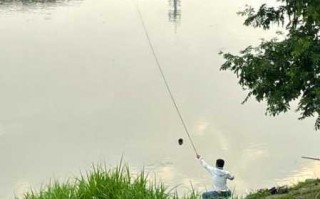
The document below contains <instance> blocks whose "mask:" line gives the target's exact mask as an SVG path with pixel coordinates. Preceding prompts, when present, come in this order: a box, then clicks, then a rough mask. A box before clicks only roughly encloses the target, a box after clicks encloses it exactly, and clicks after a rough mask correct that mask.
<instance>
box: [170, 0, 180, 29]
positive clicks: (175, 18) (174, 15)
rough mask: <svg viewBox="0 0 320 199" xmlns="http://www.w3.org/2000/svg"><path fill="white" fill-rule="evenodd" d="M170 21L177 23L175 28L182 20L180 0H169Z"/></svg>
mask: <svg viewBox="0 0 320 199" xmlns="http://www.w3.org/2000/svg"><path fill="white" fill-rule="evenodd" d="M169 5H170V8H169V13H168V15H169V21H170V22H173V23H174V24H175V30H176V28H177V25H178V24H179V23H180V20H181V2H180V0H169Z"/></svg>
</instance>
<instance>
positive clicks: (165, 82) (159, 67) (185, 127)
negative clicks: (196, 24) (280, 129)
mask: <svg viewBox="0 0 320 199" xmlns="http://www.w3.org/2000/svg"><path fill="white" fill-rule="evenodd" d="M136 7H137V11H138V14H139V17H140V21H141V24H142V27H143V30H144V33H145V36H146V38H147V40H148V43H149V46H150V49H151V51H152V54H153V57H154V59H155V61H156V64H157V66H158V69H159V72H160V74H161V76H162V79H163V81H164V84H165V86H166V88H167V91H168V93H169V95H170V98H171V101H172V103H173V105H174V107H175V109H176V111H177V113H178V116H179V118H180V121H181V124H182V126H183V128H184V130H185V132H186V134H187V136H188V138H189V140H190V143H191V146H192V148H193V150H194V152H195V153H196V155H198V152H197V149H196V147H195V145H194V143H193V141H192V138H191V136H190V134H189V131H188V128H187V125H186V123H185V122H184V119H183V117H182V114H181V112H180V110H179V107H178V105H177V102H176V100H175V98H174V96H173V94H172V92H171V89H170V87H169V83H168V81H167V79H166V76H165V74H164V72H163V70H162V67H161V64H160V61H159V59H158V57H157V54H156V52H155V50H154V47H153V45H152V42H151V39H150V36H149V34H148V30H147V27H146V25H145V23H144V20H143V17H142V14H141V12H140V9H139V6H138V4H136ZM179 142H180V141H179Z"/></svg>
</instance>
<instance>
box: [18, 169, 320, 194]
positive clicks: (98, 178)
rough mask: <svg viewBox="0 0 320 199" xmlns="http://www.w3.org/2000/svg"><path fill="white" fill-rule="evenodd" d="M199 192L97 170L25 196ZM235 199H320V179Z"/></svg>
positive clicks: (122, 171)
mask: <svg viewBox="0 0 320 199" xmlns="http://www.w3.org/2000/svg"><path fill="white" fill-rule="evenodd" d="M199 198H200V194H198V193H197V192H196V191H195V190H192V191H190V193H189V194H187V195H184V196H178V194H177V193H176V191H175V190H174V189H170V190H168V189H167V187H165V186H164V185H163V184H162V183H157V182H151V181H150V180H149V179H148V175H146V174H145V173H144V172H143V171H142V172H140V173H139V174H136V175H133V174H132V173H131V172H130V171H129V167H128V166H123V165H122V164H120V166H118V167H115V168H113V169H106V167H101V166H99V167H94V168H93V169H92V170H91V171H90V172H88V173H87V174H86V175H82V176H80V177H79V178H74V179H72V180H69V181H68V182H65V183H58V182H57V183H51V184H50V185H48V186H47V187H46V188H44V189H42V190H40V191H38V192H34V191H30V192H28V193H26V194H25V196H24V197H23V199H199ZM234 199H320V179H314V180H306V181H305V182H300V183H298V184H296V185H294V186H291V187H286V186H284V187H274V188H272V189H261V190H259V191H257V192H255V193H251V194H250V195H248V196H246V197H245V198H240V197H236V196H235V197H234Z"/></svg>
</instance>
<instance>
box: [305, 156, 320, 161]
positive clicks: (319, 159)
mask: <svg viewBox="0 0 320 199" xmlns="http://www.w3.org/2000/svg"><path fill="white" fill-rule="evenodd" d="M301 158H304V159H309V160H318V161H320V158H312V157H306V156H302V157H301Z"/></svg>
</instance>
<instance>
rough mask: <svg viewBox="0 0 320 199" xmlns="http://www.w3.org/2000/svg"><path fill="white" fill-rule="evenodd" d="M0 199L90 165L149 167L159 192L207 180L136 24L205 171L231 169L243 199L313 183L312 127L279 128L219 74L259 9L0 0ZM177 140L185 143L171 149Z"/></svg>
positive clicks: (293, 123) (289, 121) (221, 0)
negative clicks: (246, 12) (219, 165)
mask: <svg viewBox="0 0 320 199" xmlns="http://www.w3.org/2000/svg"><path fill="white" fill-rule="evenodd" d="M0 2H1V3H0V24H1V25H0V45H1V48H0V91H1V98H0V110H1V111H0V158H1V164H0V198H5V199H9V198H13V195H14V193H15V194H16V195H18V196H19V195H21V194H22V193H23V192H25V191H26V190H28V189H29V188H30V187H33V188H39V187H41V186H43V185H44V184H47V183H48V182H49V180H50V179H59V180H65V179H67V178H68V177H70V176H73V175H78V174H79V173H80V171H86V170H88V169H90V166H91V164H92V163H106V164H107V165H110V166H113V165H116V164H117V163H118V162H119V161H120V159H121V156H122V155H123V156H124V159H125V161H127V162H128V163H129V164H130V165H131V167H132V169H133V170H135V171H138V170H140V169H141V168H143V167H145V168H146V170H148V171H149V172H150V173H151V174H152V175H153V174H156V175H157V178H158V179H159V178H161V179H162V180H163V182H164V183H165V184H166V185H168V186H170V187H173V186H175V185H180V186H179V190H180V191H181V192H185V191H187V190H188V188H190V183H192V184H193V186H195V187H196V188H197V189H198V190H200V191H201V190H205V189H206V188H210V185H211V180H210V177H209V176H208V175H207V173H206V172H205V171H204V170H203V169H202V168H201V167H200V166H199V164H198V162H197V161H196V159H195V155H194V152H193V150H192V148H191V146H190V143H189V141H188V140H187V139H188V138H187V136H186V134H185V132H184V130H183V127H182V125H181V123H180V121H179V118H178V116H177V113H176V112H175V109H174V107H173V105H172V102H171V101H170V98H169V95H168V93H167V91H166V89H165V86H164V83H163V80H162V79H161V76H160V74H159V71H158V69H157V66H156V64H155V60H154V58H153V56H152V52H151V50H150V48H149V46H148V42H147V40H146V37H145V35H144V31H143V27H142V25H141V21H140V19H139V15H138V12H137V7H139V9H140V11H141V13H142V15H143V18H144V20H145V24H146V27H147V29H148V33H149V35H150V38H151V40H152V43H153V44H154V47H155V51H156V53H157V55H158V57H159V60H160V62H161V64H162V66H163V70H164V72H165V74H166V76H167V79H168V82H169V84H170V86H171V89H172V91H173V93H174V95H175V97H176V100H177V102H178V104H179V107H180V109H181V112H182V114H183V116H184V118H185V121H186V123H187V125H188V128H189V130H190V133H191V136H192V138H193V139H194V143H195V145H196V147H197V150H198V151H199V153H200V154H201V155H203V157H204V158H205V159H206V160H208V162H212V163H213V162H214V161H215V159H216V158H220V157H222V158H224V159H226V169H228V170H230V171H232V172H233V173H234V174H235V176H236V180H235V181H234V182H231V183H230V184H229V185H230V187H231V189H233V190H235V191H236V193H238V194H243V193H246V192H247V191H250V190H254V189H256V188H259V187H268V186H274V185H277V184H282V183H288V182H289V183H294V182H297V181H298V180H302V179H305V178H310V177H320V171H319V166H320V165H319V163H318V162H313V161H309V160H304V159H301V158H300V157H301V156H303V155H306V156H315V157H317V156H318V155H319V154H320V151H319V147H318V143H319V141H320V135H319V133H318V132H314V131H313V122H314V119H308V120H304V121H298V120H297V117H298V115H297V114H296V113H294V112H293V111H292V112H290V113H287V114H285V115H281V116H279V117H277V118H272V117H266V116H265V115H264V108H265V105H264V104H263V103H261V104H259V103H257V102H255V101H254V100H251V101H249V103H247V104H246V105H241V104H240V102H241V101H242V100H243V99H244V97H245V95H246V93H245V92H244V91H242V89H241V88H240V87H239V86H238V85H237V79H236V78H235V77H234V75H233V74H231V73H229V72H221V71H219V67H220V65H221V64H222V63H223V59H222V58H221V57H220V56H219V55H218V52H219V51H220V50H227V51H232V52H237V51H238V50H240V49H242V48H244V47H245V46H246V45H248V44H255V43H257V42H258V41H259V39H260V38H261V37H265V38H270V37H271V36H272V35H273V33H272V32H264V31H261V30H255V29H252V28H247V27H244V26H242V20H243V19H241V18H240V17H239V16H237V15H236V12H237V11H238V10H240V9H241V8H243V7H244V5H245V4H246V3H249V4H254V5H259V4H260V3H262V2H263V1H257V0H251V1H250V0H246V1H238V0H218V1H212V0H202V1H192V0H180V1H177V2H174V1H173V0H172V1H168V0H139V2H138V1H137V0H122V1H118V0H94V1H93V0H73V1H72V0H71V1H44V2H42V3H41V2H40V3H39V2H38V3H32V2H31V3H30V1H29V3H21V2H19V1H8V0H6V1H5V2H4V1H1V0H0ZM180 137H182V138H184V139H185V144H184V145H182V146H179V145H178V143H177V140H178V139H179V138H180Z"/></svg>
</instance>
